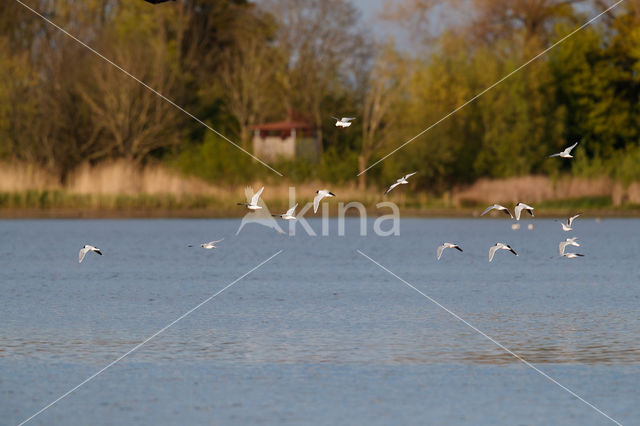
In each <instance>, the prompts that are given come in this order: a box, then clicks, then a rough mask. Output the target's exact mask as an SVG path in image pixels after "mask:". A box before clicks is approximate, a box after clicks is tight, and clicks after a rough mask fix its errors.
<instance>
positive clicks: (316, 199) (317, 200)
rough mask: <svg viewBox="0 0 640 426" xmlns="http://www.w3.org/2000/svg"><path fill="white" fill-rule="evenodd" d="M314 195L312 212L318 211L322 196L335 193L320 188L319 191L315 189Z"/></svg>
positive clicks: (333, 195) (329, 195)
mask: <svg viewBox="0 0 640 426" xmlns="http://www.w3.org/2000/svg"><path fill="white" fill-rule="evenodd" d="M316 194H318V195H316V196H315V197H314V198H313V212H314V213H316V212H317V211H318V206H319V205H320V200H322V199H323V198H324V197H335V196H336V195H335V194H334V193H333V192H330V191H328V190H326V189H321V190H320V191H316Z"/></svg>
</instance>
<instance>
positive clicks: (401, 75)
mask: <svg viewBox="0 0 640 426" xmlns="http://www.w3.org/2000/svg"><path fill="white" fill-rule="evenodd" d="M408 68H409V66H408V61H407V59H406V58H403V57H402V55H401V54H400V53H399V52H397V51H396V50H395V48H394V46H393V41H390V42H388V43H387V44H386V45H385V46H382V47H381V48H380V50H379V52H378V55H377V56H376V58H375V62H374V65H373V67H372V68H371V71H370V73H369V78H368V86H367V91H366V95H365V97H364V107H363V112H362V146H361V148H360V155H359V156H358V171H359V180H358V186H359V187H360V189H362V190H364V189H365V188H366V185H367V181H366V179H367V174H366V172H365V170H366V168H367V166H368V165H369V161H370V159H371V156H372V155H373V154H374V153H375V152H377V151H379V150H380V149H381V148H383V147H384V146H385V145H386V144H387V142H388V141H389V137H390V136H391V129H393V127H394V126H395V125H397V123H398V115H399V114H400V106H401V105H400V103H401V102H402V101H403V100H404V99H405V97H406V88H407V84H408V82H409V70H408Z"/></svg>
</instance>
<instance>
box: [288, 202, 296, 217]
mask: <svg viewBox="0 0 640 426" xmlns="http://www.w3.org/2000/svg"><path fill="white" fill-rule="evenodd" d="M296 207H298V204H296V205H295V206H293V207H291V208H290V209H289V210H287V212H286V213H285V215H288V216H293V214H294V213H295V211H296Z"/></svg>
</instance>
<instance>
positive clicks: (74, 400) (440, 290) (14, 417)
mask: <svg viewBox="0 0 640 426" xmlns="http://www.w3.org/2000/svg"><path fill="white" fill-rule="evenodd" d="M239 223H240V221H239V220H24V221H20V220H5V221H0V291H1V293H2V297H0V424H2V425H15V424H18V423H20V422H21V421H23V420H25V419H26V418H28V417H29V416H31V415H32V414H34V413H35V412H37V411H38V410H40V409H41V408H43V407H44V406H45V405H47V404H48V403H50V402H52V401H53V400H55V399H56V398H58V397H59V396H61V395H62V394H64V393H65V392H66V391H68V390H69V389H71V388H73V387H74V386H76V385H77V384H79V383H80V382H82V381H83V380H84V379H86V378H87V377H89V376H91V375H92V374H94V373H95V372H97V371H98V370H100V369H101V368H103V367H104V366H105V365H107V364H109V363H110V362H112V361H113V360H115V359H116V358H118V357H119V356H121V355H123V354H124V353H126V352H127V351H129V350H130V349H131V348H133V347H134V346H136V345H137V344H138V343H140V342H141V341H143V340H144V339H146V338H147V337H149V336H151V335H152V334H153V333H155V332H156V331H158V330H160V329H161V328H163V327H164V326H166V325H167V324H169V323H171V322H172V321H174V320H175V319H177V318H178V317H180V316H181V315H182V314H184V313H185V312H187V311H189V310H190V309H191V308H193V307H195V306H196V305H198V304H199V303H201V302H202V301H204V300H205V299H207V298H208V297H210V296H211V295H213V294H214V293H216V292H217V291H219V290H220V289H222V288H224V287H225V286H226V285H228V284H229V283H231V282H232V281H233V280H235V279H237V278H238V277H240V276H241V275H243V274H244V273H246V272H247V271H249V270H250V269H251V268H253V267H254V266H256V265H258V264H259V263H260V262H262V261H263V260H265V259H267V258H269V257H270V256H271V255H273V254H274V253H276V252H278V251H279V250H283V252H282V253H281V254H280V255H278V256H276V257H275V258H274V259H272V260H271V261H270V262H268V263H266V264H265V265H264V266H262V267H261V268H259V269H258V270H256V271H255V272H253V273H251V274H250V275H248V276H246V277H245V278H244V279H242V280H240V281H238V282H237V283H236V284H235V285H233V286H232V287H231V288H229V289H228V290H226V291H225V292H223V293H221V294H220V295H219V296H217V297H216V298H214V299H212V300H210V301H209V302H208V303H206V304H204V305H203V306H201V307H200V308H198V309H197V310H195V311H194V312H192V313H191V314H190V315H188V316H187V317H185V318H184V319H182V320H181V321H179V322H177V323H176V324H175V325H173V326H172V327H171V328H169V329H167V330H166V331H165V332H163V333H162V334H160V335H158V336H157V337H156V338H154V339H153V340H151V341H150V342H148V343H147V344H146V345H144V346H142V347H141V348H140V349H139V350H138V351H136V352H134V353H132V354H131V355H129V356H127V357H126V358H124V359H123V360H122V361H120V362H119V363H117V364H115V365H114V366H113V367H111V368H109V369H108V370H106V371H105V372H104V373H102V374H100V375H99V376H97V377H96V378H95V379H93V380H91V381H90V382H88V383H87V384H85V385H83V386H82V387H80V388H78V389H77V390H76V391H75V392H73V393H72V394H70V395H69V396H68V397H66V398H64V399H63V400H61V401H59V402H58V403H57V404H55V405H54V406H52V407H51V408H49V409H48V410H46V411H44V412H43V413H42V414H40V415H39V416H37V417H36V418H34V419H33V420H32V421H31V422H30V423H29V424H42V425H86V424H92V425H121V424H128V425H131V424H140V425H142V424H144V425H186V424H194V425H195V424H220V425H229V424H345V425H353V424H361V425H387V424H447V425H462V424H469V425H471V424H473V425H534V424H545V425H546V424H575V425H584V424H589V425H591V424H593V425H599V424H602V425H604V424H611V422H610V421H609V420H607V418H606V417H604V416H603V415H601V414H599V413H598V412H596V411H595V410H594V409H592V408H590V407H589V406H587V405H586V404H584V403H583V402H581V401H580V400H578V399H576V398H575V397H573V396H571V395H570V394H569V393H567V392H566V391H565V390H563V389H561V388H560V387H558V386H557V385H556V384H553V383H551V382H550V381H549V380H548V379H546V378H544V377H543V376H541V375H540V374H538V373H537V372H535V371H534V370H532V369H531V368H529V367H527V366H526V365H524V364H523V363H522V362H520V361H518V360H517V359H515V358H514V357H512V356H511V355H509V354H507V353H505V352H504V351H503V350H501V349H500V348H498V347H497V346H496V345H495V344H494V343H492V342H491V341H489V340H487V339H486V338H485V337H483V336H481V335H480V334H478V333H477V332H475V331H474V330H472V329H471V328H469V327H468V326H467V325H465V324H463V323H462V322H460V321H459V320H457V319H455V318H454V317H452V316H451V315H450V314H449V313H447V312H446V311H445V310H443V309H442V308H440V307H438V306H437V305H435V304H434V303H432V302H431V301H429V300H428V299H426V298H425V297H423V296H422V295H420V294H419V293H417V292H416V291H415V290H413V289H411V288H409V287H408V286H407V285H406V284H404V283H403V282H401V281H399V280H398V279H397V278H394V277H393V276H391V275H390V274H389V273H387V272H385V271H384V270H382V269H381V268H380V267H378V266H376V265H375V264H373V263H372V262H371V261H369V260H367V259H366V258H364V257H363V256H361V255H360V254H358V253H357V251H356V250H361V251H362V252H363V253H365V254H367V255H368V256H370V257H372V258H373V259H375V260H377V261H378V262H380V263H381V264H383V265H384V266H385V267H387V268H389V269H390V270H391V271H393V272H394V273H396V274H397V275H399V276H400V277H402V278H403V279H405V280H406V281H407V282H409V283H411V284H412V285H414V286H415V287H416V288H417V289H419V290H420V291H422V292H424V293H425V294H426V295H428V296H429V297H431V298H433V299H435V300H436V301H438V302H439V303H441V304H442V305H443V306H445V307H447V308H448V309H450V310H451V311H452V312H455V313H456V314H458V315H459V316H460V317H462V318H464V319H465V320H466V321H468V322H469V323H471V324H473V325H474V326H475V327H477V328H478V329H479V330H482V331H483V332H484V333H486V334H487V335H489V336H491V337H493V338H494V339H496V340H497V341H499V342H501V343H502V344H504V345H505V346H506V347H508V348H509V349H511V350H513V351H514V352H516V353H518V354H520V355H521V356H522V357H523V358H525V359H526V360H528V361H530V362H531V363H533V364H534V365H536V366H537V367H538V368H540V369H541V370H543V371H544V372H546V373H547V374H549V375H550V376H551V377H553V378H554V379H556V380H557V381H558V382H560V383H562V384H563V385H564V386H566V387H567V388H569V389H571V390H573V391H574V392H575V393H577V394H578V395H580V396H581V397H582V398H584V399H585V400H586V401H589V402H590V403H592V404H593V405H595V406H596V407H598V408H599V409H601V410H602V411H604V412H605V413H607V414H608V415H610V416H611V417H613V418H614V419H616V420H617V421H619V422H621V423H623V424H638V423H640V403H639V402H640V341H639V338H640V262H639V261H638V260H639V259H640V239H639V238H638V237H639V234H640V232H639V231H640V220H632V219H627V220H624V219H620V220H614V219H605V220H602V221H601V222H596V221H595V220H593V219H579V220H577V221H576V223H575V231H574V232H571V233H565V232H562V230H561V228H560V224H559V223H557V222H554V221H552V220H535V221H533V222H528V221H525V222H524V223H523V229H520V230H518V231H513V230H511V228H510V225H511V221H510V220H506V219H503V220H497V219H490V220H478V219H469V220H444V219H443V220H439V219H402V222H401V224H400V236H395V237H378V236H375V235H372V230H373V224H372V223H369V224H368V228H367V229H368V232H369V233H370V235H369V236H367V237H362V236H359V235H358V234H359V226H358V221H357V220H355V219H354V220H348V221H347V226H346V236H344V237H340V236H338V228H337V222H336V221H335V220H332V221H331V222H330V223H329V225H330V226H329V236H325V237H322V236H318V237H310V236H307V235H306V233H305V232H303V231H302V229H300V228H299V227H298V228H297V235H296V236H294V237H292V236H286V235H279V234H277V233H275V232H274V231H273V230H270V229H268V228H265V227H261V226H259V225H256V224H249V225H247V226H245V228H244V229H243V230H242V232H241V233H240V234H239V235H238V236H235V235H234V234H235V232H236V229H237V227H238V225H239ZM310 223H311V226H312V227H314V229H315V230H316V232H318V233H319V231H320V221H310ZM527 223H534V224H535V229H534V230H527V229H526V224H527ZM568 235H572V236H578V237H579V242H580V243H581V244H582V246H581V247H569V249H568V250H567V251H575V252H578V253H582V254H584V255H585V257H584V258H580V259H564V258H560V257H559V256H558V252H557V250H558V249H557V244H558V242H559V241H561V240H563V239H564V238H566V237H567V236H568ZM222 237H224V238H225V240H224V241H223V242H221V243H220V244H219V245H218V248H217V249H214V250H203V249H201V248H200V247H199V246H198V245H199V244H200V243H202V242H207V241H210V240H214V239H218V238H222ZM443 241H451V242H457V243H459V244H460V245H461V246H462V247H463V249H464V253H459V252H457V251H455V250H446V251H445V253H444V255H443V257H442V259H441V260H440V261H437V260H436V258H435V253H436V247H437V246H438V245H439V244H440V243H442V242H443ZM497 241H502V242H505V243H509V244H511V246H512V247H513V248H514V249H515V250H516V251H517V252H518V254H519V256H518V257H516V256H513V255H512V254H511V253H508V252H506V251H500V252H498V253H497V254H496V257H495V259H494V261H493V262H492V263H489V262H488V248H489V246H491V245H493V244H494V243H495V242H497ZM85 243H87V244H93V245H95V246H97V247H99V248H101V249H102V250H103V253H104V256H97V255H95V254H94V253H89V254H88V255H87V257H86V258H85V260H84V262H83V263H82V264H78V261H77V253H78V250H79V249H80V247H82V245H83V244H85ZM188 244H195V245H196V247H192V248H189V247H187V245H188Z"/></svg>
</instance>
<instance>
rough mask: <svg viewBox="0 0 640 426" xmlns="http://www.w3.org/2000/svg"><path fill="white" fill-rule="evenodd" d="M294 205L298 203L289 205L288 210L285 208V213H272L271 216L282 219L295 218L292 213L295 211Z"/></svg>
mask: <svg viewBox="0 0 640 426" xmlns="http://www.w3.org/2000/svg"><path fill="white" fill-rule="evenodd" d="M296 207H298V204H296V205H295V206H293V207H291V208H290V209H289V210H287V212H286V213H285V214H273V215H271V216H273V217H280V218H282V219H284V220H296V217H295V216H294V215H293V214H294V213H295V211H296Z"/></svg>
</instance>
